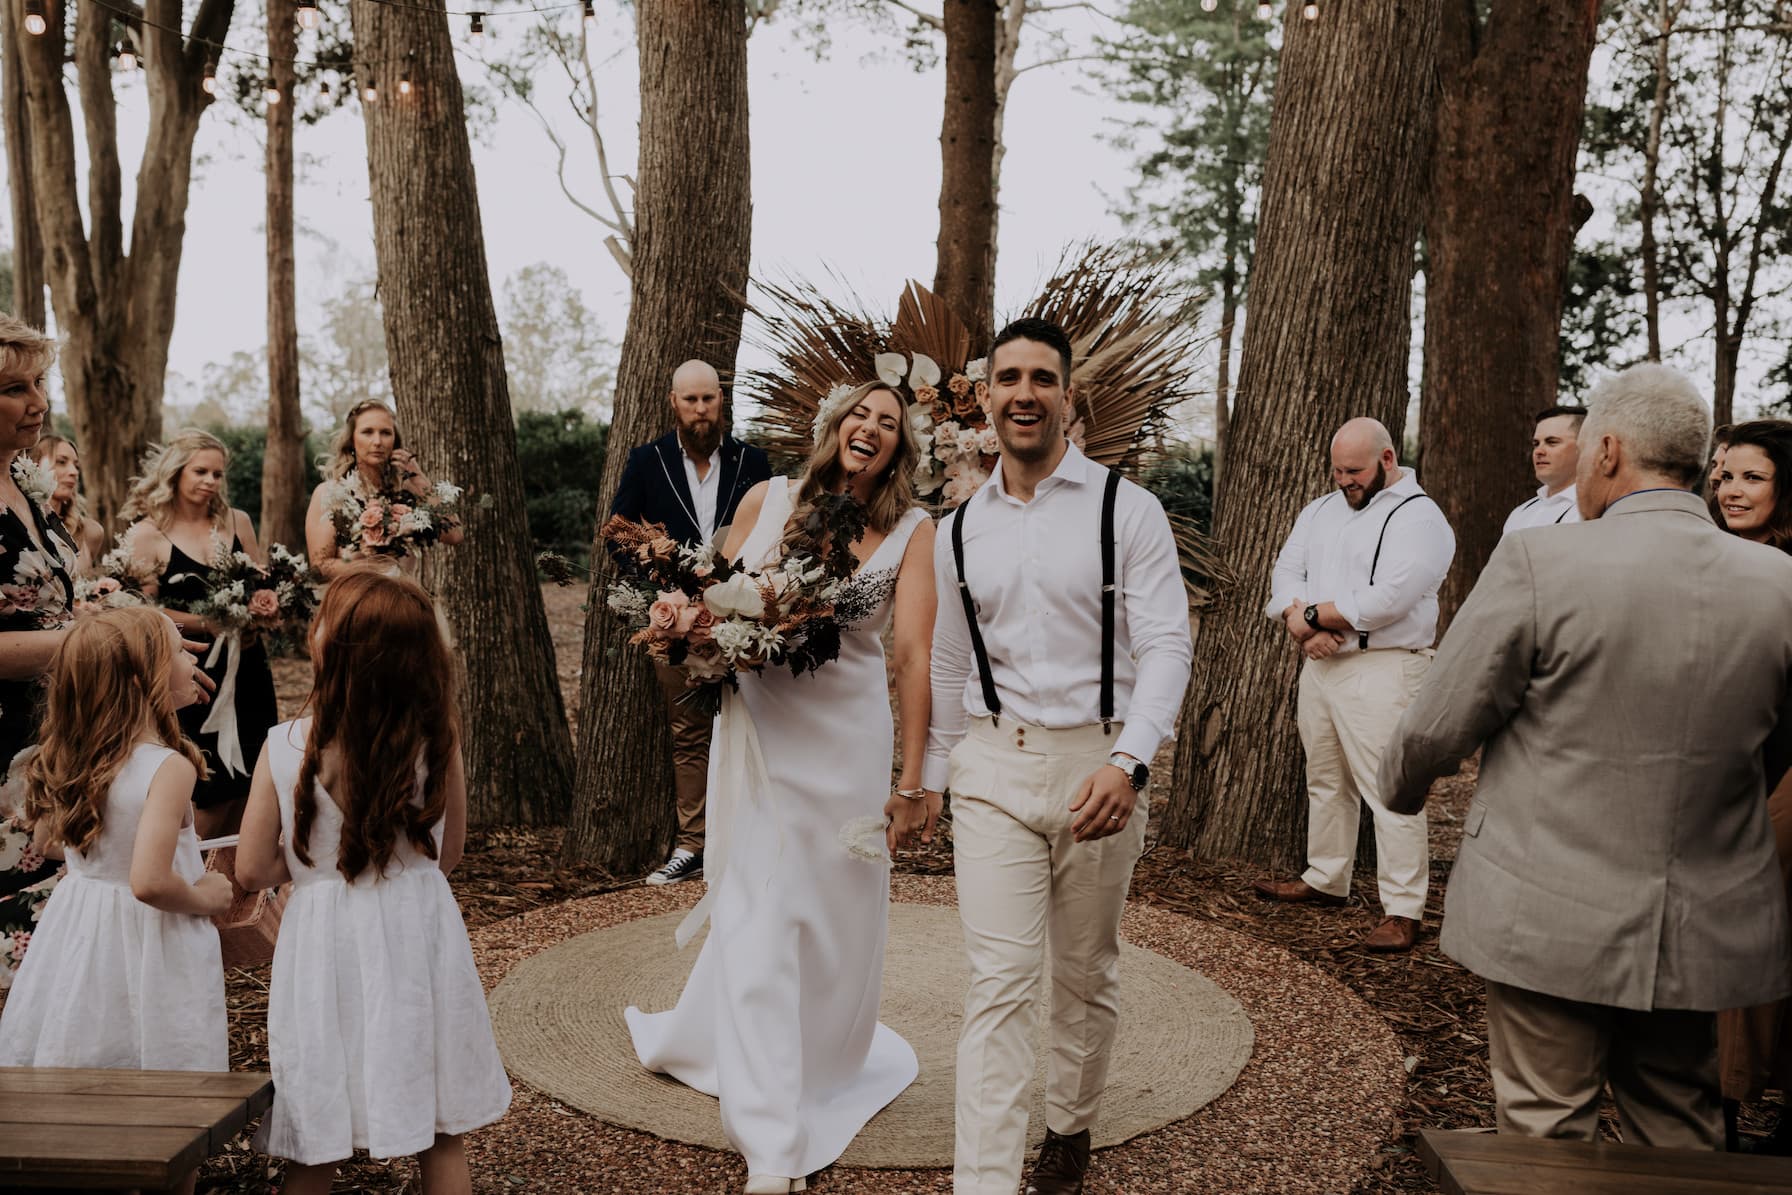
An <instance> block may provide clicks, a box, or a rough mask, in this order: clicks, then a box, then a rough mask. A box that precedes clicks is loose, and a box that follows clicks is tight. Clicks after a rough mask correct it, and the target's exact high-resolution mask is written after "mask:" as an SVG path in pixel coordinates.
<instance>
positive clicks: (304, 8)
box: [299, 0, 322, 29]
mask: <svg viewBox="0 0 1792 1195" xmlns="http://www.w3.org/2000/svg"><path fill="white" fill-rule="evenodd" d="M321 19H322V14H321V13H319V12H318V11H317V0H299V28H301V29H316V28H317V23H318V21H319V20H321Z"/></svg>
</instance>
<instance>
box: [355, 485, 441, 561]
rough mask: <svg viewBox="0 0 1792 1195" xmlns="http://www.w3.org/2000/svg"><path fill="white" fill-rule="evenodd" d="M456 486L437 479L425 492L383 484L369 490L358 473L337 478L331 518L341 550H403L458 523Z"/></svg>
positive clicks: (430, 540)
mask: <svg viewBox="0 0 1792 1195" xmlns="http://www.w3.org/2000/svg"><path fill="white" fill-rule="evenodd" d="M460 499H461V488H460V487H459V486H457V485H454V484H452V483H451V482H446V481H438V482H436V483H435V485H433V486H431V487H430V489H429V492H428V493H426V494H413V493H411V492H410V491H409V490H403V489H388V490H381V491H380V492H379V493H376V494H368V493H367V492H365V490H363V488H362V487H361V485H360V482H359V479H358V478H354V479H348V480H343V481H339V482H337V483H336V493H335V495H334V496H333V498H332V501H331V505H330V522H331V524H332V525H333V526H334V527H335V529H336V548H337V550H338V551H339V552H340V553H341V554H342V555H343V556H344V557H347V556H349V555H351V554H354V555H359V556H408V555H411V554H413V553H415V552H418V551H420V550H421V549H423V548H426V547H428V546H429V545H430V544H433V543H435V542H436V541H437V540H439V539H441V538H442V536H443V534H444V533H446V532H447V531H448V530H449V529H450V528H452V527H455V526H457V525H458V524H459V518H458V517H457V516H456V514H455V510H456V509H457V508H458V507H459V505H460Z"/></svg>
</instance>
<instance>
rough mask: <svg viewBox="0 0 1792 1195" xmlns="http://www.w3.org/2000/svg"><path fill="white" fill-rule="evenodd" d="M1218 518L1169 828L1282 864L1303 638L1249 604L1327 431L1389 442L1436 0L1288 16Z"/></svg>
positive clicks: (1323, 462)
mask: <svg viewBox="0 0 1792 1195" xmlns="http://www.w3.org/2000/svg"><path fill="white" fill-rule="evenodd" d="M1285 37H1286V40H1285V42H1284V48H1283V50H1282V59H1281V67H1280V74H1279V76H1278V79H1277V83H1276V92H1275V103H1274V107H1273V110H1272V115H1271V122H1270V136H1269V153H1268V158H1267V160H1266V162H1265V168H1264V181H1263V203H1262V209H1261V212H1262V214H1261V217H1260V222H1259V226H1258V228H1259V231H1258V240H1257V250H1256V257H1255V261H1254V265H1253V268H1252V272H1251V281H1250V287H1251V299H1250V303H1251V316H1250V318H1249V319H1247V320H1246V321H1245V329H1244V343H1243V346H1242V351H1241V354H1240V356H1241V361H1240V370H1239V376H1238V386H1237V389H1236V390H1235V391H1234V395H1233V414H1232V424H1231V436H1230V442H1229V444H1228V445H1227V464H1226V468H1227V472H1228V473H1230V474H1231V475H1232V476H1233V477H1245V478H1253V479H1255V478H1263V479H1266V480H1267V482H1268V483H1267V484H1264V485H1249V486H1236V485H1227V486H1226V487H1224V488H1223V489H1221V490H1220V492H1219V494H1218V498H1217V504H1216V509H1215V516H1214V526H1215V534H1216V536H1217V537H1218V539H1219V542H1220V543H1221V544H1222V545H1223V546H1224V550H1225V551H1226V553H1227V556H1228V559H1229V562H1230V564H1231V565H1232V567H1233V568H1234V569H1235V570H1236V572H1237V575H1238V576H1239V577H1240V578H1243V580H1241V581H1240V583H1239V584H1238V585H1237V586H1236V587H1234V588H1233V589H1231V590H1230V591H1228V592H1225V593H1223V594H1222V595H1221V597H1220V600H1219V602H1218V604H1217V605H1215V606H1214V607H1213V608H1212V609H1210V610H1208V611H1207V612H1205V613H1204V614H1203V616H1202V620H1201V633H1200V635H1199V637H1198V638H1197V640H1196V644H1195V662H1194V679H1193V683H1192V684H1191V686H1190V691H1189V696H1188V699H1187V701H1186V702H1185V704H1184V706H1183V712H1182V719H1181V726H1182V730H1181V734H1180V735H1179V737H1178V740H1177V744H1176V766H1175V773H1174V779H1173V782H1172V793H1171V798H1170V807H1169V810H1168V813H1167V816H1166V818H1165V823H1164V830H1163V833H1164V840H1165V841H1166V842H1168V843H1170V844H1172V845H1175V846H1181V847H1192V848H1193V849H1194V850H1195V851H1196V852H1197V853H1198V854H1200V855H1202V856H1205V857H1228V858H1242V859H1247V860H1250V861H1252V862H1254V863H1257V864H1262V865H1268V866H1275V867H1287V866H1290V865H1292V864H1294V863H1295V862H1297V861H1298V860H1299V859H1300V858H1301V856H1302V854H1303V846H1304V837H1303V835H1304V825H1305V815H1306V802H1305V800H1304V798H1303V793H1304V784H1303V773H1304V767H1303V756H1302V752H1301V745H1300V739H1299V735H1298V733H1297V732H1296V728H1295V718H1294V709H1295V700H1294V699H1295V680H1296V677H1297V675H1298V671H1299V666H1300V655H1299V652H1298V651H1297V650H1296V649H1295V648H1293V647H1292V646H1291V645H1290V644H1289V642H1288V638H1287V635H1286V633H1285V632H1284V631H1283V630H1282V628H1281V627H1279V626H1277V625H1276V624H1275V623H1273V622H1271V621H1269V620H1268V619H1266V618H1264V617H1263V613H1262V606H1263V603H1264V602H1265V600H1266V599H1267V596H1268V592H1269V576H1270V571H1271V569H1272V567H1273V565H1274V563H1275V558H1276V554H1277V552H1278V551H1279V550H1280V548H1281V544H1282V541H1283V540H1284V539H1285V538H1286V536H1287V534H1288V531H1289V529H1290V528H1291V527H1292V526H1293V525H1294V517H1295V515H1296V514H1297V513H1299V511H1300V509H1301V507H1302V506H1304V505H1305V504H1306V503H1307V502H1309V501H1311V500H1312V499H1313V498H1315V497H1317V496H1318V495H1319V494H1320V493H1322V492H1324V490H1325V489H1326V488H1327V485H1328V481H1327V470H1328V467H1329V458H1328V455H1327V454H1328V446H1329V444H1330V440H1331V435H1332V432H1333V431H1334V430H1335V429H1336V428H1337V427H1338V426H1339V425H1340V424H1342V423H1343V422H1344V421H1345V420H1346V419H1349V418H1351V417H1352V416H1356V415H1372V416H1375V417H1376V418H1379V419H1380V420H1382V422H1384V423H1385V424H1387V426H1388V428H1389V430H1390V431H1392V432H1393V434H1394V436H1395V439H1396V442H1397V441H1398V439H1399V436H1400V434H1401V430H1402V424H1403V422H1404V415H1405V412H1406V402H1407V385H1406V368H1407V351H1408V347H1409V344H1410V339H1411V332H1410V324H1409V316H1410V309H1411V296H1412V287H1411V276H1412V265H1413V248H1414V245H1415V243H1416V241H1417V237H1418V230H1419V217H1420V200H1421V197H1422V195H1423V192H1424V187H1425V161H1426V157H1427V154H1428V151H1429V140H1430V131H1431V111H1432V109H1431V99H1432V86H1433V78H1434V73H1435V68H1436V50H1437V17H1436V8H1435V6H1434V5H1433V4H1432V3H1431V0H1332V2H1331V3H1328V4H1326V5H1324V6H1323V7H1322V8H1321V10H1320V17H1319V19H1318V20H1317V21H1305V20H1301V19H1298V18H1296V19H1294V20H1291V21H1289V22H1288V26H1287V29H1286V35H1285Z"/></svg>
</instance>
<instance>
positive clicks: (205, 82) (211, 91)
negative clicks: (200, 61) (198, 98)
mask: <svg viewBox="0 0 1792 1195" xmlns="http://www.w3.org/2000/svg"><path fill="white" fill-rule="evenodd" d="M199 89H200V90H201V91H203V92H205V94H207V95H217V94H218V65H217V63H215V62H213V61H212V60H211V59H209V58H207V59H206V60H205V76H204V77H203V78H201V79H200V80H199Z"/></svg>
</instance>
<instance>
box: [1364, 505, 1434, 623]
mask: <svg viewBox="0 0 1792 1195" xmlns="http://www.w3.org/2000/svg"><path fill="white" fill-rule="evenodd" d="M1428 497H1430V495H1429V494H1408V495H1407V496H1406V497H1404V498H1402V499H1400V504H1399V506H1396V507H1394V509H1392V510H1390V511H1388V517H1387V518H1385V519H1383V520H1382V521H1381V534H1380V535H1378V536H1376V537H1375V555H1374V556H1372V557H1371V558H1370V559H1369V584H1371V585H1373V584H1375V569H1376V566H1377V565H1379V564H1380V563H1381V541H1382V540H1384V539H1386V538H1387V537H1388V524H1389V523H1391V522H1393V521H1394V516H1395V515H1397V514H1399V513H1400V507H1401V506H1405V505H1406V504H1407V503H1408V502H1417V501H1418V500H1419V499H1420V498H1428ZM1356 646H1357V650H1358V651H1368V650H1369V632H1368V631H1358V632H1357V633H1356Z"/></svg>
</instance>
